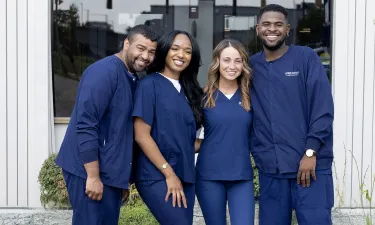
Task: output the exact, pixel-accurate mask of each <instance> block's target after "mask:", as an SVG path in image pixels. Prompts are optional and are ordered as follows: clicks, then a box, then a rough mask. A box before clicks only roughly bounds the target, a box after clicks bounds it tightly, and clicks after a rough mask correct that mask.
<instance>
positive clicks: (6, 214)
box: [0, 205, 375, 225]
mask: <svg viewBox="0 0 375 225" xmlns="http://www.w3.org/2000/svg"><path fill="white" fill-rule="evenodd" d="M374 214H375V213H374ZM71 215H72V213H71V211H70V210H57V211H56V210H44V209H0V225H26V224H27V225H70V224H71ZM332 217H333V224H334V225H366V223H365V217H364V216H363V214H361V213H358V211H357V212H355V213H352V212H347V213H341V212H338V211H337V210H334V211H333V213H332ZM373 221H375V217H374V219H373ZM204 224H205V223H204V220H203V217H202V214H201V212H200V210H199V206H198V205H197V207H196V209H195V212H194V225H204ZM228 224H229V223H228ZM256 224H257V222H256ZM374 224H375V223H374Z"/></svg>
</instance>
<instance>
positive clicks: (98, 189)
mask: <svg viewBox="0 0 375 225" xmlns="http://www.w3.org/2000/svg"><path fill="white" fill-rule="evenodd" d="M85 193H86V194H87V196H88V197H89V198H91V199H92V200H96V201H100V200H102V197H103V183H102V181H101V180H100V177H99V176H95V177H87V180H86V191H85Z"/></svg>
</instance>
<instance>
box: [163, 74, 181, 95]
mask: <svg viewBox="0 0 375 225" xmlns="http://www.w3.org/2000/svg"><path fill="white" fill-rule="evenodd" d="M156 74H157V75H159V76H160V77H162V79H164V80H165V81H167V82H168V83H169V84H170V86H171V87H172V88H173V89H174V90H175V91H176V93H177V94H178V95H183V96H185V92H184V89H183V88H182V85H181V84H180V85H181V89H180V92H178V90H177V89H176V87H175V86H174V85H173V83H172V81H170V80H169V79H168V78H166V77H165V76H164V75H163V74H161V73H159V72H156Z"/></svg>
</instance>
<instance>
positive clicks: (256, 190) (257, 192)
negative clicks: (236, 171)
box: [251, 156, 259, 199]
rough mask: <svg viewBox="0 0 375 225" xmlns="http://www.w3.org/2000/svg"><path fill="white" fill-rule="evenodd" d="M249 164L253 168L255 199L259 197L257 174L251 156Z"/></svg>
mask: <svg viewBox="0 0 375 225" xmlns="http://www.w3.org/2000/svg"><path fill="white" fill-rule="evenodd" d="M251 164H252V166H253V170H254V180H253V182H254V196H255V198H256V199H257V198H258V197H259V173H258V169H257V167H256V166H255V162H254V159H253V157H252V156H251Z"/></svg>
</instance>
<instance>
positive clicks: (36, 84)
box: [0, 0, 52, 207]
mask: <svg viewBox="0 0 375 225" xmlns="http://www.w3.org/2000/svg"><path fill="white" fill-rule="evenodd" d="M49 2H50V1H38V0H0V31H1V32H0V105H1V106H2V107H0V180H1V182H0V207H39V206H40V200H39V185H38V182H37V179H38V173H39V169H40V167H41V165H42V163H43V161H44V159H46V158H47V156H48V152H49V149H50V146H51V134H52V129H51V128H52V126H51V124H52V123H51V114H50V109H51V108H52V107H51V104H50V103H51V101H50V100H51V98H50V90H49V87H50V80H51V76H50V72H49V52H50V50H49V44H48V43H49V38H50V33H49V27H50V24H49V12H50V5H49ZM4 31H5V32H4Z"/></svg>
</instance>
